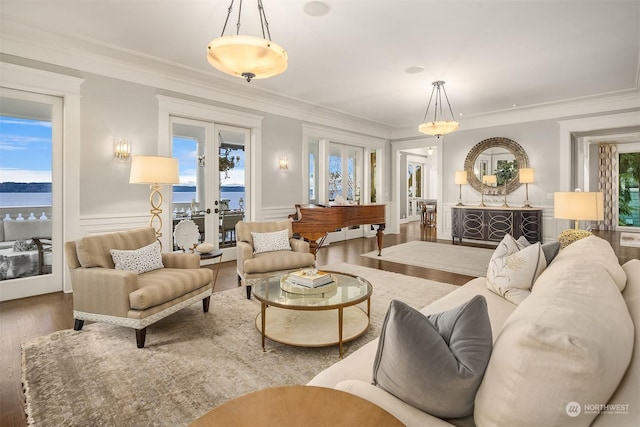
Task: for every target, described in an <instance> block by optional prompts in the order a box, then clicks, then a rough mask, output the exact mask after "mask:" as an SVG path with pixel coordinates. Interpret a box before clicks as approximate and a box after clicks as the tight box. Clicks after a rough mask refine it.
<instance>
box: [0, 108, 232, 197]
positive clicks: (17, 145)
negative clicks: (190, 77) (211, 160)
mask: <svg viewBox="0 0 640 427" xmlns="http://www.w3.org/2000/svg"><path fill="white" fill-rule="evenodd" d="M173 145H174V146H173V156H174V157H176V158H177V159H178V164H179V167H180V183H181V184H186V185H195V182H196V176H195V174H196V167H197V163H198V160H197V157H198V154H197V151H196V143H195V141H194V140H192V139H186V138H177V137H176V138H174V140H173ZM232 155H234V156H235V155H239V156H240V162H239V164H238V165H236V167H235V168H234V169H232V170H230V171H229V178H225V177H224V174H222V176H221V182H220V185H221V186H224V185H244V152H242V151H241V150H234V152H232ZM0 182H51V123H50V122H46V121H39V120H30V119H21V118H20V119H17V118H12V117H6V116H0Z"/></svg>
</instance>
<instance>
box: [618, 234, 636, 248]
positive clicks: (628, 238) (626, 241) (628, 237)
mask: <svg viewBox="0 0 640 427" xmlns="http://www.w3.org/2000/svg"><path fill="white" fill-rule="evenodd" d="M620 246H631V247H633V248H640V233H626V232H622V233H620Z"/></svg>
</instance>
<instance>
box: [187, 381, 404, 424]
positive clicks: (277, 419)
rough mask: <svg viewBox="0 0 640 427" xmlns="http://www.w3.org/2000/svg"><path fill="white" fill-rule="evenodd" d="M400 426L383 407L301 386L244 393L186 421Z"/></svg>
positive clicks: (352, 395)
mask: <svg viewBox="0 0 640 427" xmlns="http://www.w3.org/2000/svg"><path fill="white" fill-rule="evenodd" d="M403 425H404V424H402V423H401V422H400V421H399V420H398V419H397V418H396V417H394V416H393V415H391V414H390V413H388V412H387V411H385V410H384V409H382V408H380V407H379V406H376V405H374V404H373V403H371V402H369V401H368V400H365V399H363V398H361V397H358V396H356V395H354V394H350V393H346V392H344V391H340V390H335V389H332V388H325V387H314V386H304V385H296V386H284V387H273V388H267V389H264V390H260V391H256V392H254V393H249V394H245V395H244V396H240V397H238V398H236V399H233V400H230V401H228V402H226V403H223V404H222V405H220V406H218V407H216V408H214V409H212V410H211V411H209V412H207V413H206V414H204V415H203V416H202V417H200V418H198V419H197V420H195V421H194V422H193V423H192V424H190V426H191V427H211V426H225V427H260V426H264V427H266V426H332V427H352V426H367V427H377V426H379V427H394V426H403Z"/></svg>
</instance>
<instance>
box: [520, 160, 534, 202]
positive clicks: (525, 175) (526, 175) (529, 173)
mask: <svg viewBox="0 0 640 427" xmlns="http://www.w3.org/2000/svg"><path fill="white" fill-rule="evenodd" d="M518 174H519V175H520V176H519V178H520V183H521V184H524V186H525V189H526V190H525V191H526V193H525V194H526V195H525V200H524V206H522V207H523V208H530V207H531V205H530V204H529V184H530V183H532V182H533V180H534V173H533V168H522V169H520V170H519V171H518Z"/></svg>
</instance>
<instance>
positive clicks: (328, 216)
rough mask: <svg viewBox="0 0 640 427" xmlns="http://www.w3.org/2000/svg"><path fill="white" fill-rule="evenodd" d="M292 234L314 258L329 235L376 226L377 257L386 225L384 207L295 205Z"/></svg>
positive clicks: (379, 205) (292, 215) (291, 216)
mask: <svg viewBox="0 0 640 427" xmlns="http://www.w3.org/2000/svg"><path fill="white" fill-rule="evenodd" d="M289 218H292V219H293V233H294V234H298V235H300V236H301V237H303V238H305V239H306V240H308V241H309V251H310V252H311V253H312V254H313V255H315V254H316V251H317V250H318V248H319V246H318V240H320V245H321V244H322V241H324V238H325V237H326V236H327V234H328V233H330V232H332V231H336V230H339V229H340V228H344V227H349V226H353V225H363V224H371V225H377V226H378V232H377V233H376V237H377V239H378V255H380V254H381V253H382V238H383V236H384V225H385V222H386V220H385V205H381V204H375V205H333V206H326V205H296V213H294V214H291V215H289Z"/></svg>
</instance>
